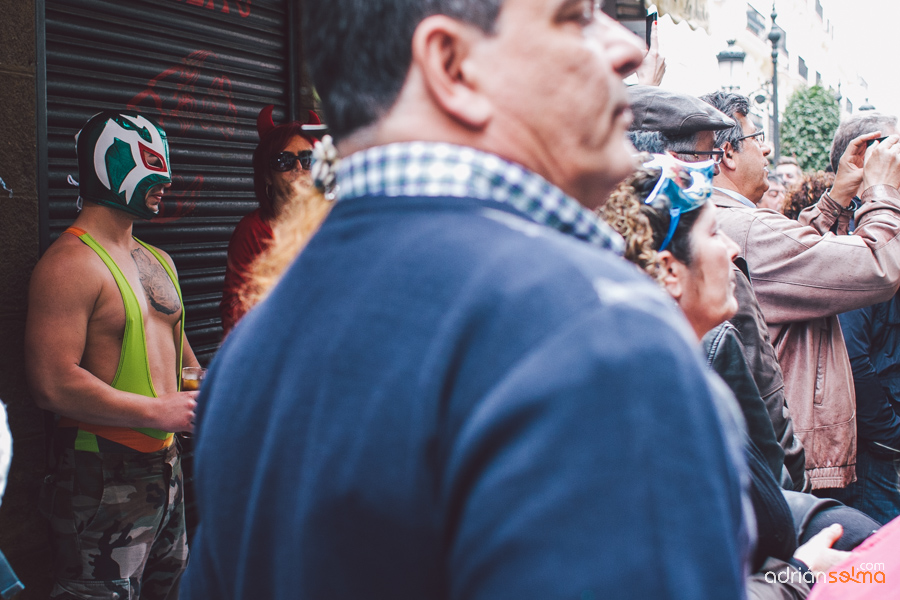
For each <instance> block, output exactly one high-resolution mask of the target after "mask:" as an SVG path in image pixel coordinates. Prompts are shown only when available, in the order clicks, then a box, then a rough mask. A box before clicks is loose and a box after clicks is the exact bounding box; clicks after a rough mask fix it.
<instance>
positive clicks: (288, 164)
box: [271, 150, 313, 173]
mask: <svg viewBox="0 0 900 600" xmlns="http://www.w3.org/2000/svg"><path fill="white" fill-rule="evenodd" d="M297 160H299V161H300V166H301V167H302V168H303V170H304V171H309V169H310V168H311V167H312V161H313V157H312V150H301V151H300V153H299V154H293V153H292V152H281V153H280V154H276V155H275V156H273V157H272V162H271V166H272V168H273V169H274V170H276V171H280V172H282V173H284V172H285V171H290V170H291V169H293V168H294V161H297Z"/></svg>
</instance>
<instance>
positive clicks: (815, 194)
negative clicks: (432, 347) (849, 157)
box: [781, 171, 834, 220]
mask: <svg viewBox="0 0 900 600" xmlns="http://www.w3.org/2000/svg"><path fill="white" fill-rule="evenodd" d="M833 183H834V173H826V172H825V171H811V172H809V173H804V174H803V175H802V176H801V177H800V178H799V179H797V180H796V181H795V182H794V183H793V184H791V185H790V186H789V187H788V190H787V195H786V196H785V198H784V204H782V207H781V212H782V214H784V216H786V217H787V218H789V219H794V220H797V217H799V216H800V213H801V212H803V209H804V208H806V207H807V206H812V205H813V204H815V203H816V202H818V201H819V198H821V197H822V194H824V193H825V191H826V190H829V189H831V185H832V184H833Z"/></svg>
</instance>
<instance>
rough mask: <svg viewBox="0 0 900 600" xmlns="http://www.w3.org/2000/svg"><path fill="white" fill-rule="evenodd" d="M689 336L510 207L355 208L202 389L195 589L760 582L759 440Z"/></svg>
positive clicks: (621, 269)
mask: <svg viewBox="0 0 900 600" xmlns="http://www.w3.org/2000/svg"><path fill="white" fill-rule="evenodd" d="M689 336H690V333H689V332H688V329H687V326H686V323H685V322H684V320H683V318H682V317H681V316H680V315H678V314H676V310H675V308H674V307H673V305H672V303H671V301H669V300H667V299H665V298H664V297H663V296H662V294H661V293H660V291H659V290H658V289H655V286H654V284H652V283H651V282H650V281H649V280H648V279H647V278H646V277H644V276H643V275H641V274H639V273H638V272H637V271H636V270H635V269H634V268H633V267H632V266H631V265H629V264H627V263H625V262H624V261H623V260H621V259H620V258H618V257H616V256H614V255H612V254H610V253H608V252H605V251H601V250H598V249H597V248H594V247H592V246H589V245H588V244H586V243H584V242H580V241H578V240H576V239H573V238H570V237H567V236H564V235H562V234H560V233H558V232H556V231H553V230H550V229H548V228H546V227H543V226H539V225H536V224H535V223H533V222H531V221H528V220H527V219H525V218H524V217H522V216H520V215H518V213H513V212H512V209H509V208H506V207H504V206H503V205H500V204H495V203H490V202H482V201H476V200H470V199H447V198H437V199H435V198H431V199H429V198H415V199H410V198H383V197H374V198H373V197H370V198H362V199H355V200H344V201H341V202H339V203H338V204H337V205H336V206H335V208H334V210H333V211H332V213H331V215H330V216H329V217H328V219H327V220H326V222H325V224H324V225H323V227H322V229H321V230H320V232H319V233H318V234H317V235H316V236H315V237H314V239H313V240H312V242H311V243H310V244H309V246H308V247H307V248H306V249H305V250H304V251H303V253H302V254H301V256H300V258H299V259H298V260H297V261H296V262H295V263H294V265H293V266H292V267H291V268H290V269H289V271H288V272H287V274H286V276H285V277H284V279H283V280H282V282H281V283H280V284H279V285H278V286H277V287H276V289H275V290H274V291H273V293H272V294H271V296H270V297H269V298H268V299H267V300H266V301H265V302H264V303H263V304H262V305H260V306H259V307H257V309H255V310H253V311H251V313H250V314H249V315H248V316H247V317H245V318H244V319H243V320H242V321H241V323H240V324H239V326H238V327H237V329H236V330H235V331H234V332H233V333H232V334H231V335H230V336H229V337H228V339H227V341H226V343H225V344H224V346H223V347H222V349H221V350H220V352H219V355H218V356H217V357H216V359H215V361H214V363H213V365H212V369H211V372H210V376H209V377H208V378H207V380H206V382H205V383H204V388H203V392H202V394H201V398H200V410H199V417H198V430H197V435H196V439H197V449H196V476H195V484H196V489H197V497H198V508H199V512H200V519H201V525H200V527H199V530H198V532H197V534H196V538H195V541H194V543H193V546H192V557H191V563H190V566H189V568H188V572H187V573H186V575H185V578H184V581H183V585H182V598H184V599H187V600H200V599H204V600H205V599H208V598H216V599H217V600H226V599H231V598H245V599H248V600H249V599H258V598H266V599H267V600H271V599H281V598H284V599H287V598H303V599H309V600H313V599H329V600H333V599H343V598H345V599H353V600H358V599H360V598H390V599H393V600H404V599H410V600H412V599H415V600H423V599H428V598H453V599H473V600H474V599H484V600H496V599H499V598H540V599H547V598H570V599H573V600H576V599H579V598H597V599H600V598H640V599H642V600H645V599H647V598H654V599H663V598H683V599H691V600H698V599H703V598H715V599H717V600H720V599H726V598H738V597H740V596H741V594H742V582H743V568H744V567H743V564H742V560H743V559H742V556H743V555H745V553H746V552H747V547H746V545H747V544H746V540H745V539H744V538H743V537H742V535H743V534H742V528H743V527H744V525H743V524H742V497H741V491H740V477H739V470H738V468H736V467H735V461H734V460H733V457H734V456H735V452H736V451H737V452H739V451H740V449H739V447H736V446H735V441H736V440H734V439H730V435H731V434H733V433H734V431H732V429H733V427H734V425H733V424H728V425H726V426H725V427H724V428H723V419H722V417H721V414H720V412H719V411H718V410H717V408H716V404H715V402H716V401H715V399H714V395H713V392H712V389H713V388H711V383H710V381H711V380H710V379H709V378H708V377H707V375H706V370H705V366H704V365H703V363H702V359H701V357H700V355H699V351H698V349H697V346H696V341H695V340H694V341H693V343H692V340H691V339H690V338H689ZM717 385H718V384H717ZM729 432H730V433H729Z"/></svg>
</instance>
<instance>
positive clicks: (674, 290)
mask: <svg viewBox="0 0 900 600" xmlns="http://www.w3.org/2000/svg"><path fill="white" fill-rule="evenodd" d="M656 259H657V261H658V262H659V270H660V272H661V273H662V280H661V283H662V286H663V287H664V288H666V291H667V292H668V293H669V295H670V296H672V298H674V299H675V301H676V302H678V301H679V300H681V296H682V294H684V276H685V274H686V273H685V271H686V269H687V267H685V266H684V263H682V262H681V261H680V260H678V259H677V258H675V257H674V256H673V255H672V253H671V252H669V251H668V250H663V251H662V252H660V253H659V254H657V255H656Z"/></svg>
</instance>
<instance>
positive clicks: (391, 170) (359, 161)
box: [336, 142, 625, 255]
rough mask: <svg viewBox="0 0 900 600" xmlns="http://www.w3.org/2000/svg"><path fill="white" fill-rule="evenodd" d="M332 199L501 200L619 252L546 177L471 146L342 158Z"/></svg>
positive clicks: (415, 145)
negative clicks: (374, 197)
mask: <svg viewBox="0 0 900 600" xmlns="http://www.w3.org/2000/svg"><path fill="white" fill-rule="evenodd" d="M337 178H338V187H337V190H336V194H337V199H338V200H345V199H348V198H359V197H362V196H392V197H399V196H404V197H416V196H419V197H442V198H444V197H449V198H475V199H478V200H492V201H495V202H504V203H507V204H509V205H510V206H512V207H513V208H515V209H516V210H518V211H519V212H522V213H524V214H525V215H527V216H528V217H529V218H531V219H532V220H534V221H535V222H537V223H539V224H541V225H546V226H547V227H552V228H553V229H556V230H558V231H560V232H562V233H565V234H567V235H572V236H574V237H576V238H578V239H581V240H584V241H586V242H589V243H591V244H595V245H597V246H600V247H601V248H605V249H607V250H611V251H613V252H615V253H617V254H620V255H621V254H622V253H623V251H624V248H625V244H624V242H623V240H622V237H621V236H620V235H619V234H618V233H616V232H615V231H613V230H612V229H611V228H610V227H609V226H608V225H607V224H606V223H604V222H603V221H601V220H600V219H598V218H597V217H596V216H595V215H594V214H593V213H591V212H590V211H588V210H586V209H585V208H583V207H582V206H581V205H580V204H579V203H578V202H577V201H576V200H574V199H572V198H570V197H569V196H567V195H566V194H565V193H563V192H562V190H560V189H559V188H557V187H556V186H554V185H552V184H551V183H549V182H548V181H547V180H546V179H544V178H543V177H541V176H540V175H537V174H535V173H532V172H531V171H528V170H526V169H525V168H523V167H522V166H520V165H517V164H515V163H511V162H508V161H505V160H503V159H502V158H500V157H498V156H494V155H493V154H487V153H485V152H480V151H478V150H475V149H474V148H468V147H465V146H454V145H451V144H439V143H432V142H408V143H398V144H389V145H386V146H376V147H374V148H369V149H368V150H364V151H362V152H357V153H355V154H352V155H350V156H349V157H347V158H345V159H343V160H342V161H341V162H340V164H339V166H338V173H337Z"/></svg>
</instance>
